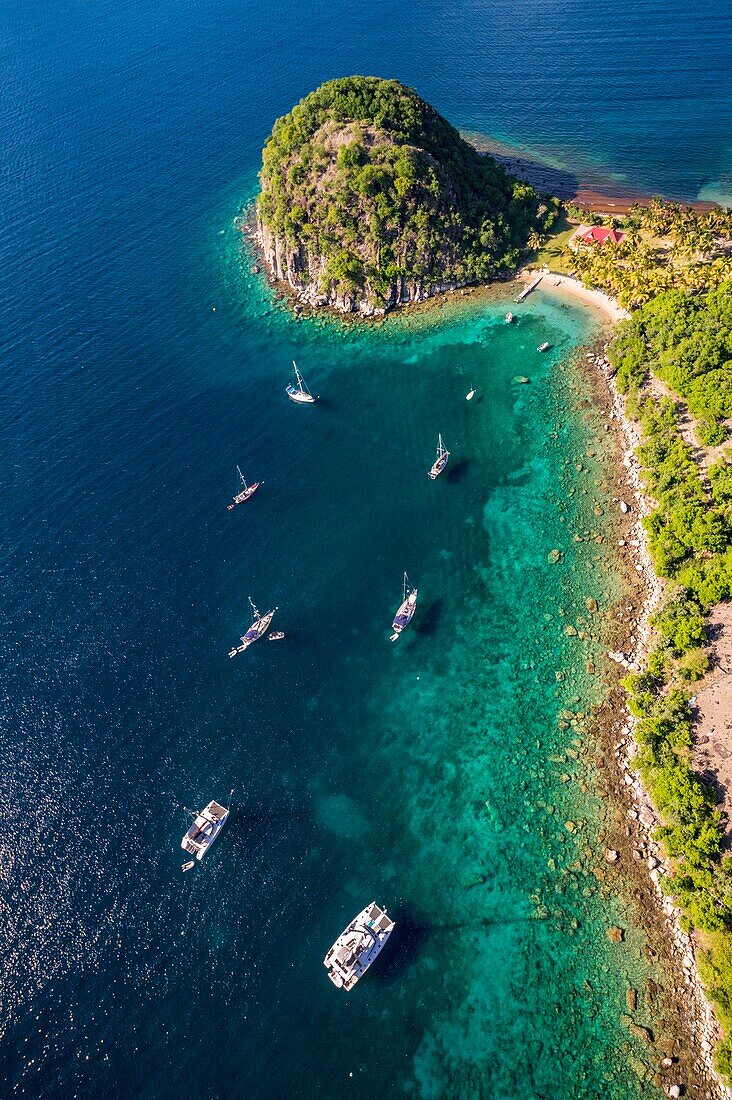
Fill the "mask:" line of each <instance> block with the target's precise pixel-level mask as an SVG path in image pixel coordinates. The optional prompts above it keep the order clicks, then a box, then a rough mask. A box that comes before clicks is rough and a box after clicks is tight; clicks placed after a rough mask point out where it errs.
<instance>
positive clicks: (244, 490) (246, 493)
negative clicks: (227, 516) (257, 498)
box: [226, 466, 262, 512]
mask: <svg viewBox="0 0 732 1100" xmlns="http://www.w3.org/2000/svg"><path fill="white" fill-rule="evenodd" d="M236 469H237V471H238V474H239V484H240V488H239V492H238V493H235V494H234V496H233V497H232V498H231V503H230V504H227V505H226V510H227V512H233V511H234V509H235V508H236V506H237V504H243V503H244V501H245V500H249V498H250V497H253V496H254V494H255V493H256V491H257V489H258V488H259V486H260V485H261V484H262V482H261V481H253V482H252V484H251V485H247V483H246V479H245V477H244V474H243V473H242V472H241V470H240V469H239V467H238V466H237V468H236Z"/></svg>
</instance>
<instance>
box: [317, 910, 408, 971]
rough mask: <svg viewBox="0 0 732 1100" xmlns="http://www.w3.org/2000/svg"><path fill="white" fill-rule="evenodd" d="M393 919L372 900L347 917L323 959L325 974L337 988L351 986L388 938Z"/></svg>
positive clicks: (369, 964)
mask: <svg viewBox="0 0 732 1100" xmlns="http://www.w3.org/2000/svg"><path fill="white" fill-rule="evenodd" d="M393 928H394V921H393V920H392V919H391V917H390V916H388V915H387V912H386V909H382V908H381V907H380V906H379V905H377V904H376V902H375V901H372V902H371V904H370V905H367V906H366V908H365V909H362V910H361V912H360V913H359V914H358V916H357V917H356V918H355V919H354V920H352V921H351V923H350V924H349V925H348V927H347V928H345V929H344V930H343V931H342V932H341V934H340V936H339V937H338V939H337V940H336V941H335V943H334V944H333V946H332V947H331V949H330V951H329V952H328V954H327V955H326V956H325V958H324V959H323V965H324V966H325V967H326V968H327V970H328V977H329V978H330V980H331V981H332V982H333V985H336V986H338V988H339V989H353V987H354V985H355V984H356V982H357V981H358V979H359V978H360V977H361V976H362V975H363V974H365V973H366V971H367V970H368V968H369V967H370V966H371V963H372V962H373V961H374V959H375V958H376V956H377V955H378V954H379V952H380V951H381V949H382V947H383V946H384V944H385V943H386V941H387V940H388V939H389V936H390V935H391V933H392V930H393Z"/></svg>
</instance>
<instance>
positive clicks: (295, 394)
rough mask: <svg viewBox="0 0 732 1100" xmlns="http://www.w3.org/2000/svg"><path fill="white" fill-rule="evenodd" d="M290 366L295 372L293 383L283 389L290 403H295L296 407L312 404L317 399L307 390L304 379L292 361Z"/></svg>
mask: <svg viewBox="0 0 732 1100" xmlns="http://www.w3.org/2000/svg"><path fill="white" fill-rule="evenodd" d="M292 366H293V369H294V371H295V381H294V383H292V382H290V384H289V386H287V388H286V389H285V393H286V394H287V396H288V397H289V398H290V401H295V402H296V403H297V404H298V405H312V404H314V402H315V401H316V400H317V398H315V397H313V395H312V394H311V392H310V390H309V389H308V387H307V385H306V383H305V379H304V378H303V376H302V375H301V374H300V371H299V370H298V368H297V363H296V362H295V360H294V359H293V360H292Z"/></svg>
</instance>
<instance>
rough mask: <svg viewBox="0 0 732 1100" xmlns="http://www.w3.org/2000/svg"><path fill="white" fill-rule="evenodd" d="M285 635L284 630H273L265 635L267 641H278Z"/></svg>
mask: <svg viewBox="0 0 732 1100" xmlns="http://www.w3.org/2000/svg"><path fill="white" fill-rule="evenodd" d="M284 636H285V632H284V630H273V631H272V633H271V634H269V635H268V636H267V641H268V642H280V641H282V639H283V638H284Z"/></svg>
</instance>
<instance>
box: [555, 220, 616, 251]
mask: <svg viewBox="0 0 732 1100" xmlns="http://www.w3.org/2000/svg"><path fill="white" fill-rule="evenodd" d="M622 240H625V233H621V232H620V231H619V230H617V229H608V228H607V226H604V225H580V226H579V227H578V229H576V230H575V232H574V233H573V234H572V236H571V238H570V240H569V245H570V248H571V247H574V248H577V247H578V245H581V244H588V245H592V244H605V242H606V241H610V242H611V243H612V244H620V242H621V241H622Z"/></svg>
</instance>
